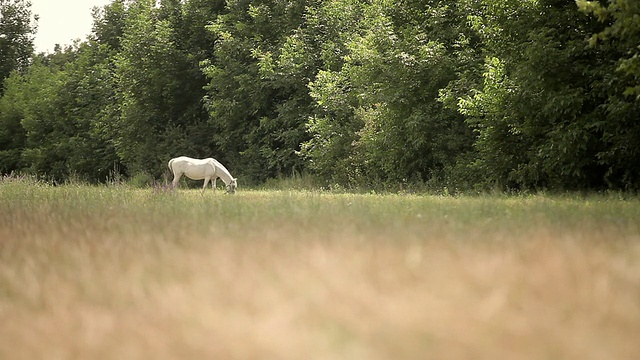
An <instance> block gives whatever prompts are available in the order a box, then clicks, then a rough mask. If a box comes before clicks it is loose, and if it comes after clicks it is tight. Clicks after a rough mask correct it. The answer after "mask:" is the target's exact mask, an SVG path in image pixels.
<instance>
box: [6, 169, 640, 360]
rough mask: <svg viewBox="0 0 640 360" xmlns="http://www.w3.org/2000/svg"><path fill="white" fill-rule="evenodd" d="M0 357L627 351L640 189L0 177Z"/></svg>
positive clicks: (529, 355) (536, 355) (592, 355)
mask: <svg viewBox="0 0 640 360" xmlns="http://www.w3.org/2000/svg"><path fill="white" fill-rule="evenodd" d="M0 324H1V325H0V358H2V359H45V358H46V359H430V358H433V359H461V358H469V359H633V358H636V357H637V355H638V354H639V353H640V342H639V341H638V339H640V200H638V198H636V197H629V198H625V197H622V196H617V195H590V196H545V195H535V196H500V195H486V196H468V197H467V196H459V197H452V196H433V195H412V194H387V195H376V194H349V193H331V192H326V191H325V192H323V191H301V190H295V191H294V190H278V191H275V190H246V189H242V188H241V189H240V190H239V191H238V193H237V194H236V195H225V194H224V192H223V191H221V190H219V191H218V192H217V193H215V194H213V193H212V192H211V191H207V192H206V193H205V194H201V193H200V191H199V190H187V189H181V190H178V191H175V192H168V191H165V190H163V189H158V188H155V189H154V188H148V189H135V188H131V187H127V186H87V185H79V184H69V185H64V186H51V185H47V184H44V183H38V182H35V181H31V180H24V179H16V178H5V179H3V180H1V181H0Z"/></svg>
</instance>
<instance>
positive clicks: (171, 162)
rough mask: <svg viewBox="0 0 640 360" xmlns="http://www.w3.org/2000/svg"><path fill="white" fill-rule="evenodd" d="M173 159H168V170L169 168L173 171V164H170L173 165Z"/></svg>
mask: <svg viewBox="0 0 640 360" xmlns="http://www.w3.org/2000/svg"><path fill="white" fill-rule="evenodd" d="M173 160H175V159H171V160H169V163H168V164H167V167H169V170H170V171H171V172H173V166H171V165H173Z"/></svg>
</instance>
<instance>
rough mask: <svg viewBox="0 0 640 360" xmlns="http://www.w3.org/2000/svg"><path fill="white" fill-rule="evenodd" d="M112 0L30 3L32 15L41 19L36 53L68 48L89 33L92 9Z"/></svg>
mask: <svg viewBox="0 0 640 360" xmlns="http://www.w3.org/2000/svg"><path fill="white" fill-rule="evenodd" d="M109 3H111V0H31V12H32V13H33V14H37V15H39V16H40V20H39V21H38V32H37V33H36V39H35V44H34V45H35V47H36V52H47V51H48V52H53V47H54V46H55V44H60V45H63V46H64V45H71V44H73V40H75V39H81V40H84V39H85V38H86V37H87V35H88V34H89V33H90V32H91V25H92V23H93V18H92V17H91V9H92V8H93V7H94V6H104V5H107V4H109Z"/></svg>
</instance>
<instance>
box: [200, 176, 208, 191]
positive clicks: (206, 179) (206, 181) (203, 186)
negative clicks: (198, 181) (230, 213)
mask: <svg viewBox="0 0 640 360" xmlns="http://www.w3.org/2000/svg"><path fill="white" fill-rule="evenodd" d="M208 183H209V178H204V185H202V191H201V192H200V193H201V194H204V189H206V188H207V184H208Z"/></svg>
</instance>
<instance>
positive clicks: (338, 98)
mask: <svg viewBox="0 0 640 360" xmlns="http://www.w3.org/2000/svg"><path fill="white" fill-rule="evenodd" d="M317 13H319V14H322V16H320V17H319V18H320V19H322V21H324V24H322V25H323V26H324V27H327V28H334V29H337V31H338V32H339V34H336V38H334V39H332V41H333V43H336V42H337V43H339V44H342V45H341V46H337V47H336V46H330V47H327V48H326V50H327V52H329V53H328V54H325V55H324V57H326V58H331V56H332V54H333V53H335V52H336V50H335V49H336V48H337V49H339V51H340V52H341V54H342V55H341V56H340V58H339V59H338V60H337V61H336V60H333V61H329V62H327V64H326V65H327V66H326V67H325V68H324V69H322V70H321V71H320V72H319V73H318V76H317V77H316V78H315V79H314V81H313V82H312V83H311V84H310V88H311V94H312V96H314V99H315V100H316V102H317V104H318V112H317V114H316V116H315V117H313V118H312V119H311V121H310V122H309V130H310V132H311V133H312V135H313V137H312V139H311V140H310V141H308V142H307V143H305V145H304V150H305V151H304V153H305V155H306V156H308V157H309V160H310V161H311V164H312V166H313V167H314V168H315V169H317V170H318V171H320V172H321V173H322V174H324V176H325V177H326V176H329V177H330V178H332V179H333V181H339V182H345V181H346V182H348V183H356V184H364V185H375V184H380V183H383V182H389V183H398V182H406V181H438V182H442V181H444V178H445V172H446V171H448V170H447V169H450V168H452V167H453V166H454V165H455V162H456V158H457V157H458V156H460V155H461V154H465V153H467V152H468V151H469V150H470V148H471V143H472V140H473V137H472V134H471V132H470V130H469V128H468V126H467V125H466V124H465V122H464V118H463V117H462V116H461V115H460V114H458V113H457V112H456V111H455V110H454V109H452V108H450V107H446V106H444V105H443V103H442V102H440V101H439V97H440V91H441V90H442V89H443V88H445V87H446V86H447V85H448V84H449V83H450V82H451V81H453V80H455V79H456V76H457V75H456V72H457V69H458V68H459V67H461V66H462V63H463V61H467V60H468V59H467V58H465V57H462V56H460V50H459V48H460V47H461V46H463V45H465V44H466V45H468V43H469V41H470V35H471V34H470V29H469V28H468V26H466V17H465V16H464V14H463V13H462V12H461V11H460V9H458V8H457V7H456V6H455V5H443V4H441V3H439V2H435V1H433V2H432V1H402V2H400V3H397V2H391V1H385V0H379V1H372V2H370V3H363V2H357V1H340V2H330V3H327V4H325V5H323V7H322V8H321V10H320V11H317Z"/></svg>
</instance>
